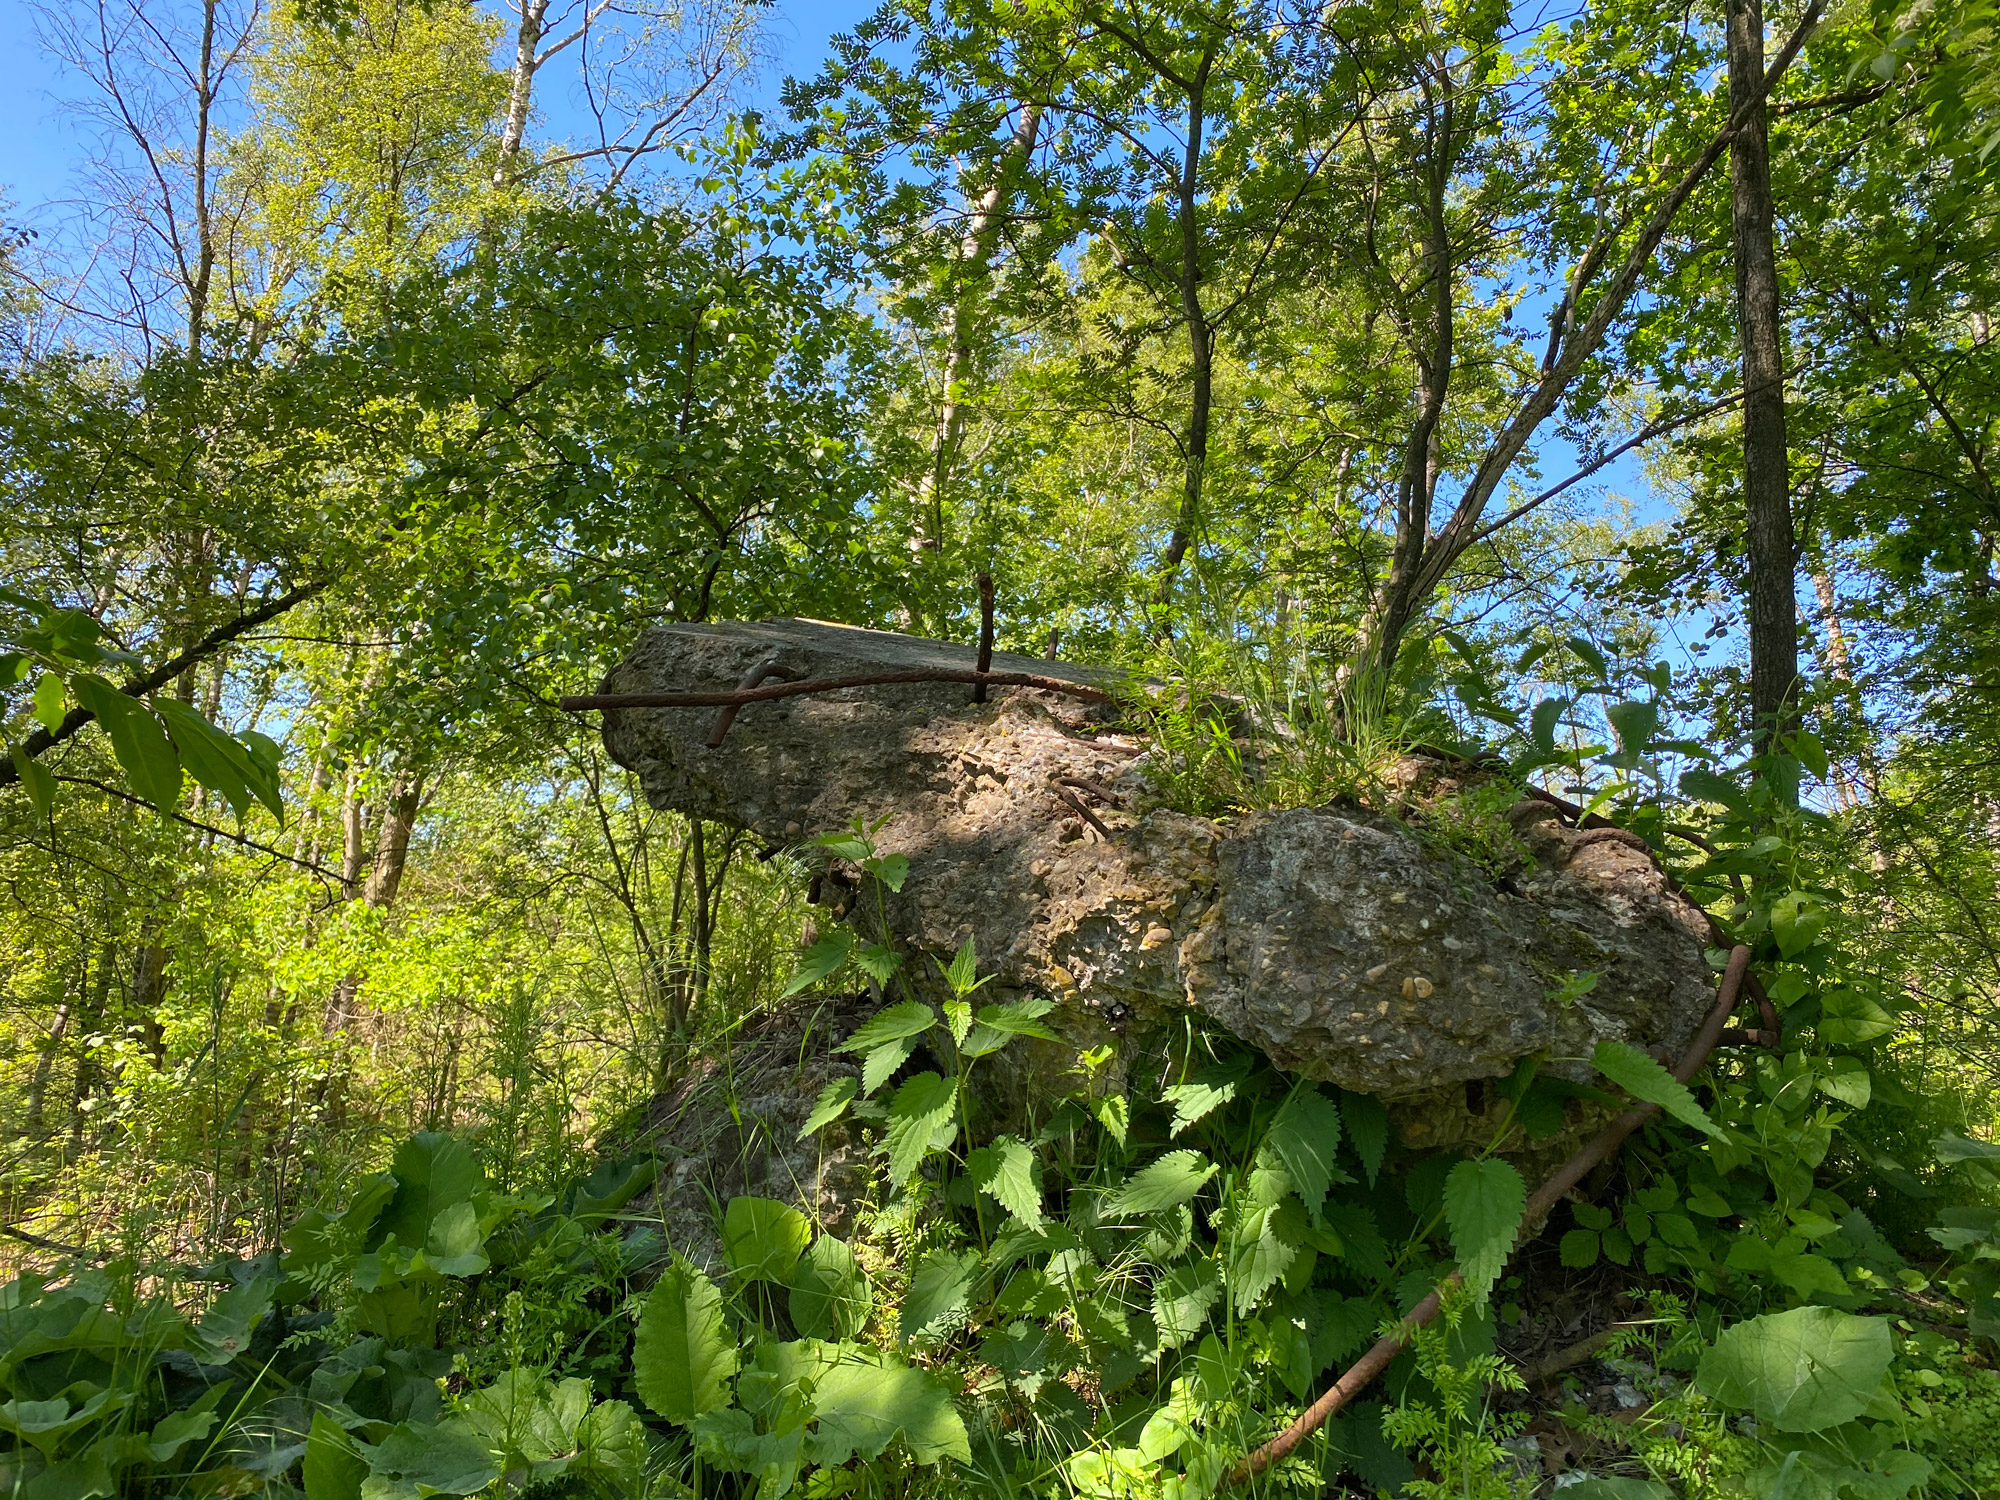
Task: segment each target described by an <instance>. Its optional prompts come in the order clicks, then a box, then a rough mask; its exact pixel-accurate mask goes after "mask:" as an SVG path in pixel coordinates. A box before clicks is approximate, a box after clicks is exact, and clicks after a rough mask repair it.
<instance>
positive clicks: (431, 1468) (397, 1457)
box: [368, 1422, 500, 1495]
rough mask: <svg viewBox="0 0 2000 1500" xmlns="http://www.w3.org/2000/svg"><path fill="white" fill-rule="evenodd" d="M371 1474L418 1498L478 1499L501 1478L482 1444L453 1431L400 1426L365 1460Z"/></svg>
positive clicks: (449, 1428)
mask: <svg viewBox="0 0 2000 1500" xmlns="http://www.w3.org/2000/svg"><path fill="white" fill-rule="evenodd" d="M368 1469H369V1473H370V1474H371V1475H372V1476H373V1477H375V1478H377V1479H389V1480H401V1481H402V1482H403V1484H404V1485H405V1486H413V1487H414V1488H415V1493H417V1494H419V1495H426V1494H428V1495H476V1494H478V1493H479V1491H481V1490H483V1489H485V1488H486V1486H487V1485H489V1484H491V1483H492V1482H493V1481H494V1480H496V1479H498V1478H499V1477H500V1465H499V1464H498V1463H497V1462H495V1461H494V1458H493V1455H492V1453H490V1452H489V1451H488V1450H487V1447H486V1445H485V1444H484V1443H482V1442H481V1441H479V1439H477V1438H475V1437H473V1436H472V1435H471V1434H470V1433H467V1432H463V1431H460V1430H459V1429H457V1428H454V1427H433V1426H430V1425H428V1424H423V1425H419V1424H417V1423H413V1422H402V1423H399V1424H397V1426H396V1427H395V1428H394V1429H393V1430H392V1431H391V1432H390V1433H389V1435H388V1436H387V1437H385V1438H384V1439H382V1441H381V1442H380V1443H379V1444H378V1445H377V1446H376V1447H375V1449H374V1451H373V1452H371V1453H370V1454H369V1455H368Z"/></svg>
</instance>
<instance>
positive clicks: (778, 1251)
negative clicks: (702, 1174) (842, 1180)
mask: <svg viewBox="0 0 2000 1500" xmlns="http://www.w3.org/2000/svg"><path fill="white" fill-rule="evenodd" d="M811 1243H812V1226H811V1225H810V1224H808V1223H807V1222H806V1216H805V1215H804V1214H802V1213H800V1212H799V1211H798V1210H797V1209H796V1208H793V1207H792V1206H791V1204H789V1203H780V1202H778V1201H777V1200H776V1199H775V1198H749V1197H744V1198H731V1199H730V1200H729V1207H728V1208H726V1209H724V1210H723V1214H722V1258H723V1259H724V1260H725V1261H727V1262H728V1263H729V1269H730V1270H732V1271H734V1272H735V1273H736V1276H737V1279H738V1281H740V1282H749V1281H774V1282H777V1283H778V1284H779V1285H780V1286H783V1285H786V1284H788V1283H789V1282H790V1280H791V1276H792V1267H794V1266H796V1265H797V1264H798V1263H799V1257H800V1256H801V1255H803V1254H804V1253H805V1248H806V1246H807V1245H809V1244H811Z"/></svg>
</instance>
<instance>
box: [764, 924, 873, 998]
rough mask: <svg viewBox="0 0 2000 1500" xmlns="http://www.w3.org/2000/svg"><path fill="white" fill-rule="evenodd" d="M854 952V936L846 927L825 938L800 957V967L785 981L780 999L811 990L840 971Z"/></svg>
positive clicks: (779, 995) (779, 993) (779, 992)
mask: <svg viewBox="0 0 2000 1500" xmlns="http://www.w3.org/2000/svg"><path fill="white" fill-rule="evenodd" d="M853 951H854V934H853V933H851V932H849V931H848V930H847V929H846V928H845V927H842V928H839V929H838V930H836V931H835V932H834V933H833V934H832V936H830V937H823V938H821V939H820V940H819V941H818V942H816V943H814V944H813V945H812V946H811V947H810V948H808V949H806V951H805V952H804V953H802V954H800V955H799V966H798V968H797V969H795V970H794V971H793V973H792V977H791V978H790V979H788V980H786V981H785V987H784V988H783V989H782V990H780V991H778V998H779V999H780V1000H782V999H784V998H785V997H786V996H788V995H796V994H797V993H798V992H799V991H800V990H804V989H810V988H811V987H812V986H813V985H816V984H818V983H819V982H820V981H821V980H823V979H826V978H827V977H829V976H830V975H833V974H836V973H838V972H839V971H840V968H841V966H842V965H843V964H845V963H846V962H847V958H848V955H849V954H850V953H852V952H853Z"/></svg>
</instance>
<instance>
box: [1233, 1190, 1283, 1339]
mask: <svg viewBox="0 0 2000 1500" xmlns="http://www.w3.org/2000/svg"><path fill="white" fill-rule="evenodd" d="M1281 1209H1282V1205H1280V1206H1279V1207H1273V1208H1253V1207H1251V1206H1250V1205H1248V1204H1243V1203H1238V1204H1234V1205H1232V1206H1231V1207H1230V1209H1229V1210H1228V1212H1227V1213H1225V1214H1223V1215H1220V1216H1218V1217H1219V1218H1220V1219H1221V1220H1222V1223H1221V1224H1220V1225H1219V1226H1218V1227H1219V1228H1220V1229H1221V1231H1222V1233H1221V1236H1220V1238H1221V1241H1222V1244H1221V1249H1222V1254H1223V1274H1222V1279H1223V1282H1224V1284H1225V1285H1226V1286H1227V1287H1228V1289H1229V1295H1230V1297H1231V1299H1232V1300H1233V1301H1234V1302H1235V1304H1236V1311H1237V1312H1238V1313H1239V1314H1241V1313H1247V1312H1249V1311H1250V1310H1251V1309H1252V1308H1253V1307H1255V1306H1256V1305H1257V1304H1258V1303H1259V1302H1261V1301H1263V1299H1264V1294H1265V1293H1266V1292H1268V1291H1269V1290H1270V1289H1271V1288H1272V1287H1273V1286H1274V1285H1276V1283H1277V1281H1278V1278H1279V1277H1281V1276H1283V1275H1284V1274H1285V1272H1286V1270H1287V1269H1289V1268H1290V1266H1291V1264H1292V1261H1293V1259H1294V1258H1295V1257H1296V1256H1297V1255H1298V1244H1297V1242H1296V1241H1295V1240H1294V1241H1292V1242H1291V1243H1287V1239H1286V1236H1285V1235H1283V1234H1282V1233H1281V1232H1280V1231H1281V1229H1282V1227H1283V1224H1282V1221H1281V1220H1280V1218H1279V1214H1280V1212H1281Z"/></svg>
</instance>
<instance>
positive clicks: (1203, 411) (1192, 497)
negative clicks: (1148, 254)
mask: <svg viewBox="0 0 2000 1500" xmlns="http://www.w3.org/2000/svg"><path fill="white" fill-rule="evenodd" d="M1214 61H1215V54H1214V53H1213V52H1207V53H1204V54H1203V55H1202V59H1201V68H1200V71H1199V72H1197V73H1196V74H1195V78H1194V87H1193V88H1192V89H1190V90H1189V91H1188V118H1187V145H1186V147H1185V153H1184V155H1183V156H1182V158H1181V175H1180V181H1179V182H1178V183H1177V184H1176V189H1177V199H1178V204H1177V207H1178V213H1179V217H1180V231H1181V263H1180V294H1181V319H1182V321H1183V322H1184V323H1185V324H1186V326H1187V337H1188V426H1187V441H1186V445H1185V448H1184V450H1183V452H1182V454H1181V505H1180V512H1179V514H1177V515H1176V516H1175V517H1174V529H1173V533H1172V534H1171V535H1170V536H1169V537H1168V538H1167V546H1166V550H1165V551H1163V552H1162V553H1161V554H1160V602H1161V603H1165V602H1166V600H1167V598H1168V596H1169V595H1170V594H1171V593H1172V592H1173V587H1174V578H1175V576H1176V575H1177V574H1178V573H1179V572H1180V567H1181V560H1182V559H1183V558H1185V557H1186V556H1187V550H1188V546H1189V544H1190V543H1191V542H1193V540H1194V529H1195V527H1196V526H1197V525H1199V524H1200V521H1201V492H1202V483H1203V480H1204V479H1205V477H1206V473H1205V471H1206V470H1207V468H1208V429H1209V417H1210V412H1211V408H1212V407H1213V404H1214V400H1215V330H1214V329H1212V328H1210V327H1209V324H1208V314H1207V310H1206V309H1205V308H1203V306H1202V303H1201V222H1200V219H1199V217H1198V214H1199V204H1198V202H1197V198H1196V190H1197V188H1198V187H1199V185H1200V167H1201V138H1202V131H1203V127H1204V125H1205V124H1206V119H1207V115H1206V95H1207V83H1208V73H1209V69H1210V67H1211V66H1212V65H1213V64H1214Z"/></svg>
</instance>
